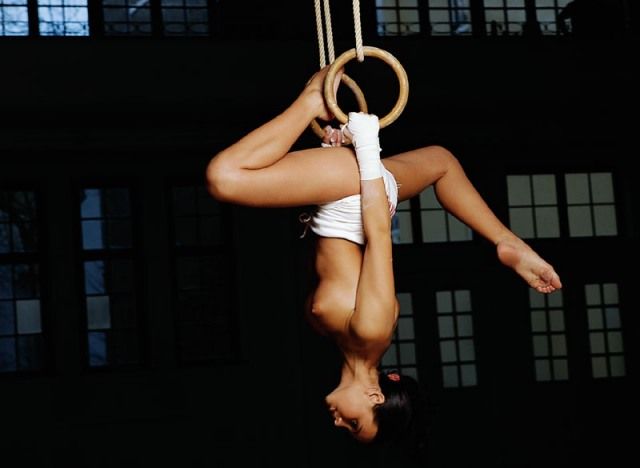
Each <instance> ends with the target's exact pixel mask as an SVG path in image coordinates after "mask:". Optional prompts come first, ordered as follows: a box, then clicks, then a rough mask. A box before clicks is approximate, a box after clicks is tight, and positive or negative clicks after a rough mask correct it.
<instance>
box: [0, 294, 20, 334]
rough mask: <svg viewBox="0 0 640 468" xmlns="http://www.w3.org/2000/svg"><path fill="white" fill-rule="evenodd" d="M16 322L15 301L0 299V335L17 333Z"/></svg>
mask: <svg viewBox="0 0 640 468" xmlns="http://www.w3.org/2000/svg"><path fill="white" fill-rule="evenodd" d="M15 322H16V321H15V312H14V310H13V301H0V336H4V335H13V334H15V332H16V323H15Z"/></svg>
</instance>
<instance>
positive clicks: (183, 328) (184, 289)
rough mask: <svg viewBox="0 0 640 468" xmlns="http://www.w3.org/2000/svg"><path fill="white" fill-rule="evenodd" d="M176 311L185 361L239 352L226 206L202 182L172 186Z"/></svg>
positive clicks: (208, 358) (180, 347)
mask: <svg viewBox="0 0 640 468" xmlns="http://www.w3.org/2000/svg"><path fill="white" fill-rule="evenodd" d="M171 199H172V204H171V208H172V213H171V218H172V220H173V262H174V295H173V296H174V315H175V320H176V333H177V346H178V357H179V360H180V362H183V363H187V362H198V361H207V360H212V359H229V358H232V357H234V356H235V355H236V354H237V343H238V337H237V335H238V333H237V328H236V322H235V319H234V317H235V313H234V309H233V298H234V295H233V291H234V287H235V281H234V275H233V268H232V265H233V261H232V260H233V257H232V252H231V248H230V247H231V246H230V237H231V236H230V233H229V222H228V216H226V208H227V207H225V206H224V205H222V204H221V203H219V202H218V201H217V200H215V199H214V198H213V197H211V196H210V195H209V193H208V192H207V191H206V189H205V188H204V187H203V186H201V185H175V186H173V187H171Z"/></svg>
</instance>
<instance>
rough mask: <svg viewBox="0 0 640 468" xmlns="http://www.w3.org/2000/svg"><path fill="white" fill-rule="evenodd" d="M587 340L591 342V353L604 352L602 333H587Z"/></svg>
mask: <svg viewBox="0 0 640 468" xmlns="http://www.w3.org/2000/svg"><path fill="white" fill-rule="evenodd" d="M589 342H590V344H591V353H592V354H604V353H605V346H604V333H600V332H596V333H589Z"/></svg>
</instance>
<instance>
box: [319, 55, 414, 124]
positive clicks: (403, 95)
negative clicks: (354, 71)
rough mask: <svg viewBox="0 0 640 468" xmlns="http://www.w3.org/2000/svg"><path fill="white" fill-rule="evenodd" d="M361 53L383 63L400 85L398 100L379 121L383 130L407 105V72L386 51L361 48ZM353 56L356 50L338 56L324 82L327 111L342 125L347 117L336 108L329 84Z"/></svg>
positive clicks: (336, 104)
mask: <svg viewBox="0 0 640 468" xmlns="http://www.w3.org/2000/svg"><path fill="white" fill-rule="evenodd" d="M363 52H364V55H365V56H367V57H375V58H379V59H381V60H382V61H383V62H385V63H387V64H388V65H389V66H390V67H391V68H392V69H393V71H394V72H395V73H396V76H397V77H398V83H399V85H400V93H399V96H398V100H397V101H396V103H395V105H394V106H393V108H392V109H391V111H390V112H389V113H388V114H387V115H385V116H384V117H382V118H381V119H380V120H379V121H380V128H384V127H386V126H387V125H389V124H390V123H392V122H393V121H394V120H396V119H397V118H398V117H399V116H400V114H401V113H402V111H403V110H404V108H405V106H406V105H407V98H408V97H409V79H408V78H407V72H406V71H405V69H404V67H403V66H402V65H401V64H400V62H399V61H398V59H397V58H395V57H394V56H393V55H391V54H390V53H389V52H387V51H386V50H382V49H379V48H377V47H371V46H365V47H363ZM355 56H356V49H350V50H347V51H346V52H344V53H343V54H342V55H340V56H339V57H338V58H337V59H335V60H334V61H333V63H332V64H331V66H330V67H329V70H328V71H327V76H326V77H325V80H324V98H325V101H326V103H327V107H328V108H329V111H330V112H331V113H332V114H333V115H334V116H335V117H336V119H338V120H339V121H340V122H342V123H347V121H348V120H349V117H348V116H347V114H345V113H344V112H342V109H340V107H338V103H337V102H336V98H335V96H334V93H333V87H332V86H331V83H333V82H334V80H335V77H336V73H338V70H341V69H342V68H343V67H344V66H345V64H346V63H347V62H349V61H350V60H353V58H354V57H355Z"/></svg>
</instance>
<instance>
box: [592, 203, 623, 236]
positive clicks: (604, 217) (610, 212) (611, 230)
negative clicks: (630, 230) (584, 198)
mask: <svg viewBox="0 0 640 468" xmlns="http://www.w3.org/2000/svg"><path fill="white" fill-rule="evenodd" d="M593 223H594V224H595V228H596V235H597V236H615V235H617V234H618V227H617V220H616V211H615V207H614V206H594V207H593Z"/></svg>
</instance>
